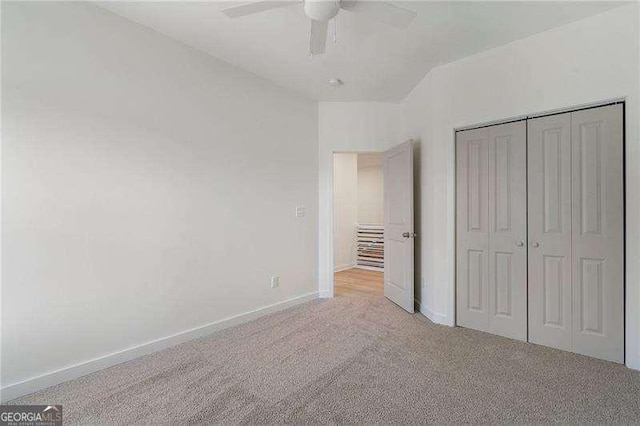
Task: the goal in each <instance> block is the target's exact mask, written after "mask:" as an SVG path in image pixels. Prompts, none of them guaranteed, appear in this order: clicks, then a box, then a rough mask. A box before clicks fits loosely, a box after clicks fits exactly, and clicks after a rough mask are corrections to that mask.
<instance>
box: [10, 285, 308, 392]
mask: <svg viewBox="0 0 640 426" xmlns="http://www.w3.org/2000/svg"><path fill="white" fill-rule="evenodd" d="M317 298H318V292H317V291H314V292H312V293H308V294H305V295H302V296H298V297H294V298H291V299H287V300H284V301H282V302H278V303H275V304H273V305H269V306H265V307H263V308H259V309H256V310H253V311H249V312H245V313H243V314H239V315H234V316H231V317H228V318H224V319H221V320H219V321H214V322H211V323H209V324H205V325H202V326H199V327H195V328H192V329H190V330H185V331H182V332H180V333H176V334H173V335H171V336H167V337H163V338H160V339H157V340H153V341H151V342H147V343H143V344H141V345H138V346H134V347H131V348H128V349H124V350H122V351H119V352H114V353H111V354H108V355H104V356H101V357H98V358H94V359H92V360H89V361H85V362H82V363H79V364H75V365H71V366H68V367H64V368H61V369H59V370H56V371H52V372H49V373H45V374H43V375H40V376H37V377H33V378H30V379H27V380H23V381H21V382H17V383H12V384H9V385H6V386H3V387H2V388H1V389H0V401H2V402H6V401H10V400H12V399H15V398H18V397H20V396H22V395H26V394H30V393H33V392H36V391H39V390H42V389H46V388H48V387H51V386H54V385H57V384H59V383H63V382H67V381H69V380H73V379H77V378H78V377H82V376H86V375H87V374H91V373H94V372H96V371H99V370H103V369H105V368H108V367H112V366H114V365H117V364H121V363H123V362H126V361H130V360H132V359H135V358H139V357H141V356H143V355H148V354H151V353H153V352H157V351H159V350H162V349H166V348H169V347H171V346H175V345H178V344H180V343H184V342H188V341H189V340H193V339H197V338H199V337H203V336H206V335H208V334H211V333H214V332H216V331H220V330H224V329H225V328H229V327H233V326H234V325H239V324H242V323H245V322H248V321H251V320H254V319H256V318H259V317H261V316H264V315H267V314H271V313H274V312H278V311H281V310H283V309H287V308H290V307H292V306H295V305H299V304H301V303H305V302H309V301H311V300H314V299H317Z"/></svg>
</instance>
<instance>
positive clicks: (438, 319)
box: [416, 300, 452, 326]
mask: <svg viewBox="0 0 640 426" xmlns="http://www.w3.org/2000/svg"><path fill="white" fill-rule="evenodd" d="M416 303H417V307H418V310H419V311H420V313H421V314H422V315H424V316H425V317H427V318H429V320H430V321H431V322H433V323H436V324H442V325H449V326H451V325H452V324H451V322H450V321H449V318H447V316H446V315H444V314H439V313H437V312H434V311H432V310H431V309H429V308H427V307H426V306H423V305H421V304H420V302H418V301H417V300H416Z"/></svg>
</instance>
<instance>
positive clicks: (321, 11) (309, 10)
mask: <svg viewBox="0 0 640 426" xmlns="http://www.w3.org/2000/svg"><path fill="white" fill-rule="evenodd" d="M339 11H340V1H339V0H304V13H305V14H306V15H307V16H308V17H309V18H311V19H313V20H316V21H328V20H329V19H331V18H333V17H334V16H336V15H337V14H338V12H339Z"/></svg>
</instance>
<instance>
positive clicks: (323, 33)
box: [309, 19, 329, 55]
mask: <svg viewBox="0 0 640 426" xmlns="http://www.w3.org/2000/svg"><path fill="white" fill-rule="evenodd" d="M328 26H329V22H328V21H316V20H315V19H312V20H311V39H310V40H309V53H311V54H312V55H317V54H319V53H324V50H325V47H326V46H327V29H328Z"/></svg>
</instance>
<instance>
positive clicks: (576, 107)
mask: <svg viewBox="0 0 640 426" xmlns="http://www.w3.org/2000/svg"><path fill="white" fill-rule="evenodd" d="M615 104H621V105H622V177H623V178H622V187H623V190H622V192H623V197H622V202H623V208H622V215H623V232H622V244H623V253H622V264H623V266H622V267H623V270H622V281H623V313H624V314H623V331H622V333H623V340H624V342H623V345H624V350H623V358H624V361H623V363H625V364H626V362H627V325H628V324H627V322H628V321H629V319H628V316H627V267H626V266H627V181H626V180H627V173H626V156H627V149H626V136H627V135H626V97H620V98H612V99H608V100H603V101H599V102H592V103H588V104H581V105H574V106H569V107H564V108H557V109H553V110H548V111H543V112H536V113H529V114H525V115H521V116H514V117H511V118H505V119H500V120H492V121H487V122H480V123H475V124H470V125H466V126H459V127H455V128H453V129H452V134H453V137H452V142H451V144H452V147H451V151H452V152H453V156H452V157H453V160H452V163H450V164H452V166H453V180H454V182H453V188H452V190H451V192H450V194H451V198H452V200H453V203H452V207H453V212H452V213H453V218H452V220H453V235H452V241H453V248H452V251H451V253H452V256H453V262H452V265H451V273H452V276H453V288H452V292H451V299H450V307H451V312H452V313H453V315H452V322H453V325H454V326H461V325H460V324H459V321H458V312H457V302H456V301H457V291H458V277H457V266H458V258H457V252H458V247H457V234H458V229H457V227H458V224H457V208H458V201H457V196H458V195H457V185H458V182H457V180H458V170H457V169H458V167H457V165H458V158H457V143H456V140H457V138H456V136H457V133H458V132H461V131H466V130H474V129H480V128H484V127H489V126H494V125H498V124H507V123H512V122H516V121H521V120H531V119H535V118H540V117H545V116H550V115H558V114H565V113H571V112H575V111H582V110H587V109H593V108H600V107H604V106H609V105H615Z"/></svg>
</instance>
